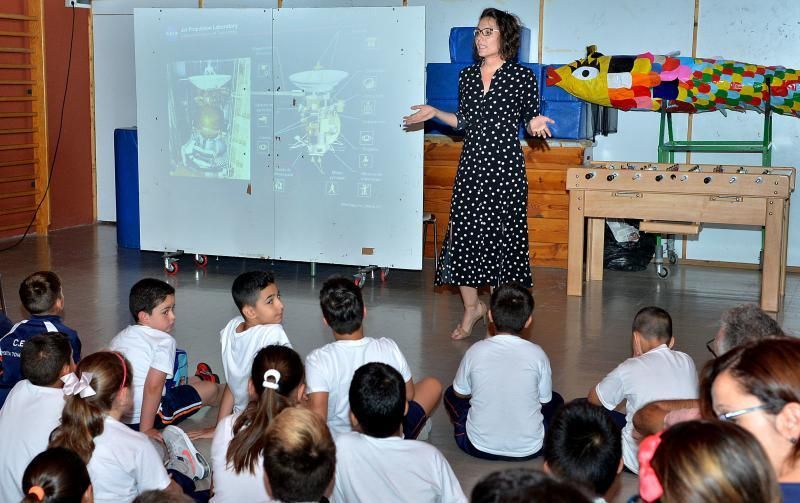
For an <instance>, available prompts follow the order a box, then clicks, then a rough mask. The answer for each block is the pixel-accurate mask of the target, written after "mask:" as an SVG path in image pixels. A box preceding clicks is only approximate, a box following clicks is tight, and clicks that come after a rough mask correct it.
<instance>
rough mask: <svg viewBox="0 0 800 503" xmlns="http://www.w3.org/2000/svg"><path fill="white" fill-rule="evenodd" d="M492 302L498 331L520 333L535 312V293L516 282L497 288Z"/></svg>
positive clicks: (495, 325)
mask: <svg viewBox="0 0 800 503" xmlns="http://www.w3.org/2000/svg"><path fill="white" fill-rule="evenodd" d="M490 303H491V307H490V309H491V311H492V321H494V327H495V329H497V333H511V334H517V335H519V334H520V333H522V330H524V329H525V323H527V322H528V318H530V316H531V314H532V313H533V305H534V304H533V295H531V292H529V291H528V289H527V288H524V287H522V286H521V285H518V284H516V283H509V284H507V285H500V286H499V287H497V288H495V289H494V292H493V293H492V300H491V301H490Z"/></svg>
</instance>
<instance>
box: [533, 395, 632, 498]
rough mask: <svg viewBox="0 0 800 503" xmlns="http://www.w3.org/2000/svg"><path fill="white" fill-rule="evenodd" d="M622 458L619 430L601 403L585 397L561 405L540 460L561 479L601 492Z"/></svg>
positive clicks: (603, 492) (546, 438)
mask: <svg viewBox="0 0 800 503" xmlns="http://www.w3.org/2000/svg"><path fill="white" fill-rule="evenodd" d="M621 459H622V439H621V434H620V430H619V429H618V428H617V427H616V426H615V425H614V421H612V420H611V417H610V416H609V415H608V413H607V412H606V411H605V409H603V408H602V407H598V406H595V405H592V404H590V403H589V402H587V401H586V400H575V401H573V402H570V403H568V404H566V405H564V406H562V407H561V408H560V409H559V410H558V412H556V414H555V416H554V417H553V419H552V420H551V421H550V428H549V429H548V430H547V433H546V434H545V438H544V461H545V463H547V466H548V467H550V471H551V472H552V473H553V474H554V475H555V476H557V477H559V478H560V479H562V480H565V481H569V482H575V483H576V484H580V485H581V486H583V487H585V488H586V489H588V490H590V491H592V493H594V494H595V495H596V496H603V495H604V494H606V493H607V492H608V489H609V488H610V487H611V485H612V484H613V483H614V480H615V479H616V478H617V472H618V468H619V462H620V460H621Z"/></svg>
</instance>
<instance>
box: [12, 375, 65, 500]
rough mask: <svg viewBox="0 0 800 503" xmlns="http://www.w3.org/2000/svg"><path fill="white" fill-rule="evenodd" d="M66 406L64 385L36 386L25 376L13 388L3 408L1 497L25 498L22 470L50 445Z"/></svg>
mask: <svg viewBox="0 0 800 503" xmlns="http://www.w3.org/2000/svg"><path fill="white" fill-rule="evenodd" d="M63 409H64V392H63V391H62V390H61V388H48V387H44V386H36V385H34V384H31V382H30V381H28V380H27V379H25V380H22V381H20V382H18V383H17V384H15V385H14V387H13V388H12V389H11V392H9V394H8V398H6V402H5V404H4V405H3V408H2V409H0V439H2V440H0V501H20V500H21V499H22V496H23V494H22V474H23V473H24V472H25V468H27V466H28V463H30V462H31V460H32V459H33V458H35V457H36V455H38V454H39V453H40V452H42V451H44V450H45V449H47V443H48V441H49V440H50V433H51V432H52V431H53V429H54V428H55V427H56V426H58V425H59V424H60V423H61V411H62V410H63Z"/></svg>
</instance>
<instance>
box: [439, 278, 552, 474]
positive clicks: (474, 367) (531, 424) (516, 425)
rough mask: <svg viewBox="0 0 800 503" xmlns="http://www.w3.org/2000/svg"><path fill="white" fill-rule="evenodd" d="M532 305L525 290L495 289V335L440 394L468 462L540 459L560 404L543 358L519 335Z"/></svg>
mask: <svg viewBox="0 0 800 503" xmlns="http://www.w3.org/2000/svg"><path fill="white" fill-rule="evenodd" d="M533 305H534V304H533V296H532V295H531V293H530V292H529V291H528V290H527V289H526V288H523V287H522V286H520V285H516V284H508V285H501V286H499V287H497V288H496V289H495V290H494V292H493V293H492V299H491V306H490V310H489V318H490V320H491V321H493V322H494V326H495V329H496V335H493V336H490V337H487V338H486V339H484V340H482V341H478V342H476V343H475V344H473V345H472V347H470V348H469V349H468V350H467V352H466V354H465V355H464V358H463V359H462V360H461V364H460V365H459V367H458V372H457V373H456V378H455V380H454V381H453V385H452V386H450V387H449V388H447V391H445V393H444V404H445V408H446V409H447V414H448V415H449V416H450V421H451V422H452V423H453V427H454V435H455V440H456V444H458V447H460V448H461V450H463V451H464V452H466V453H467V454H469V455H471V456H475V457H478V458H483V459H492V460H506V461H520V460H525V459H531V458H534V457H536V456H539V455H540V454H541V451H542V443H543V442H544V435H545V430H546V428H547V424H548V422H549V421H550V418H551V417H552V415H553V413H554V412H555V410H556V409H557V408H558V407H559V406H560V405H561V404H563V403H564V399H563V398H561V395H559V394H558V393H555V392H554V391H553V389H552V386H553V385H552V375H551V374H552V373H551V370H550V360H549V359H548V358H547V355H546V354H545V352H544V351H543V350H542V348H540V347H539V346H538V345H536V344H534V343H532V342H531V341H529V340H527V339H525V338H523V337H522V336H521V335H520V334H522V331H523V330H524V329H526V328H528V327H529V326H530V325H531V323H532V322H533Z"/></svg>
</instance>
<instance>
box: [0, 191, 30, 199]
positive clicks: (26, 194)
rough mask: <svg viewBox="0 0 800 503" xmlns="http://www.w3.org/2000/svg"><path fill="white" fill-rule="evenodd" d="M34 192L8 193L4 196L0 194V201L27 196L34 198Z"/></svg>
mask: <svg viewBox="0 0 800 503" xmlns="http://www.w3.org/2000/svg"><path fill="white" fill-rule="evenodd" d="M35 195H36V191H35V190H26V191H24V192H8V193H6V194H0V199H15V198H17V197H27V196H35Z"/></svg>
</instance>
